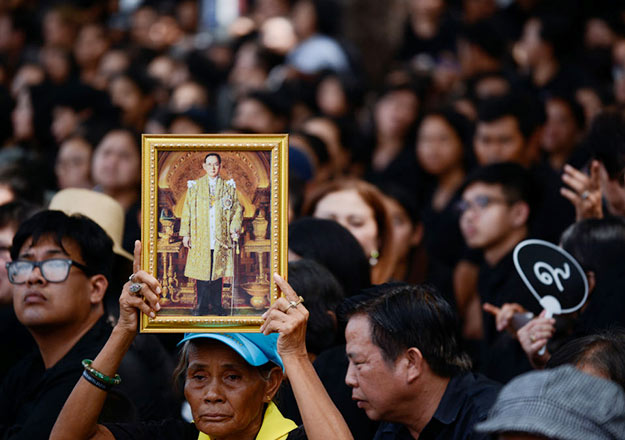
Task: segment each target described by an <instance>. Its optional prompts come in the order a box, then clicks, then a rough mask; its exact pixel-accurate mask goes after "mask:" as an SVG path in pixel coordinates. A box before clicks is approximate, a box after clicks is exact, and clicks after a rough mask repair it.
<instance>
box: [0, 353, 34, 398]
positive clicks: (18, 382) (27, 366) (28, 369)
mask: <svg viewBox="0 0 625 440" xmlns="http://www.w3.org/2000/svg"><path fill="white" fill-rule="evenodd" d="M44 372H45V370H44V367H43V362H42V360H41V355H40V354H39V351H32V352H31V353H29V354H28V355H26V356H24V357H23V358H22V359H20V361H18V362H17V363H16V364H15V365H13V366H12V367H11V368H10V369H9V371H8V372H7V374H6V376H4V378H3V379H2V386H1V388H0V393H3V394H4V393H7V392H9V390H15V389H18V388H20V387H21V386H22V385H23V384H24V383H32V381H33V379H34V378H33V375H37V376H40V375H43V373H44Z"/></svg>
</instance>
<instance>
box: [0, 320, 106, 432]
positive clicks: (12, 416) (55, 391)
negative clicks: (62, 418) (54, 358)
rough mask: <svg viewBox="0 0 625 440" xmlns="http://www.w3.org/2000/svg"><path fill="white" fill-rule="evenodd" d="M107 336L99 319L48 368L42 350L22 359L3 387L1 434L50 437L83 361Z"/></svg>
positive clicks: (93, 353)
mask: <svg viewBox="0 0 625 440" xmlns="http://www.w3.org/2000/svg"><path fill="white" fill-rule="evenodd" d="M107 338H108V332H107V324H106V323H105V322H103V321H99V322H98V323H97V324H96V325H94V326H93V328H91V330H89V331H88V332H87V333H86V334H85V335H84V336H83V337H82V338H81V339H80V341H78V343H76V345H74V347H72V349H71V350H70V351H69V352H68V353H67V354H66V355H65V356H64V357H63V358H62V359H61V360H60V361H59V362H57V363H56V364H55V365H54V366H53V367H51V368H49V369H47V370H46V369H45V367H44V364H43V359H42V358H41V355H40V354H39V351H36V352H33V353H32V354H30V355H29V356H27V357H25V358H24V359H23V360H22V361H21V362H20V363H18V364H17V365H16V366H15V368H13V369H12V370H11V371H10V372H9V374H8V375H7V377H6V379H5V380H4V382H3V383H2V387H1V388H0V436H1V437H2V438H3V439H29V440H33V439H47V438H48V437H49V436H50V431H51V430H52V426H54V422H55V421H56V417H57V416H58V414H59V412H60V411H61V408H62V407H63V404H65V400H67V397H68V396H69V394H70V393H71V391H72V389H73V388H74V385H76V382H77V381H78V378H79V377H80V375H81V374H82V371H83V367H82V365H81V361H82V360H83V359H85V358H87V359H94V358H95V356H96V355H97V354H98V352H99V351H100V349H101V348H102V345H103V343H104V341H106V339H107Z"/></svg>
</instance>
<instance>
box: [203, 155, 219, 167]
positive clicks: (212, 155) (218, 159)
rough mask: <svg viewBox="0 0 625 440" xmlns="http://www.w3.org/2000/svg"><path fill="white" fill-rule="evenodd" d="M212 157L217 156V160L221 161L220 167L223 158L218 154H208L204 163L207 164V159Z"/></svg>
mask: <svg viewBox="0 0 625 440" xmlns="http://www.w3.org/2000/svg"><path fill="white" fill-rule="evenodd" d="M211 156H215V157H216V158H217V160H218V161H219V165H221V156H220V155H219V154H217V153H208V154H207V155H206V156H204V160H203V161H202V163H206V159H208V158H209V157H211Z"/></svg>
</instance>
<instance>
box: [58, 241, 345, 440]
mask: <svg viewBox="0 0 625 440" xmlns="http://www.w3.org/2000/svg"><path fill="white" fill-rule="evenodd" d="M140 256H141V244H140V242H138V241H137V242H136V244H135V251H134V274H133V275H132V276H131V281H129V282H128V283H126V284H125V285H124V288H123V290H122V294H121V297H120V317H119V321H118V323H117V325H116V326H115V328H114V329H113V332H112V333H111V336H110V338H109V339H108V341H107V343H106V344H105V346H104V347H103V348H102V350H101V351H100V353H99V354H98V356H97V357H96V358H95V359H94V360H93V362H90V361H88V360H87V361H85V362H83V364H84V365H85V371H84V373H83V376H82V377H81V378H80V379H79V381H78V383H77V384H76V387H75V388H74V390H73V391H72V394H71V395H70V396H69V398H68V399H67V402H66V403H65V406H64V407H63V410H62V411H61V413H60V414H59V417H58V419H57V421H56V424H55V425H54V429H53V430H52V434H51V436H50V438H51V439H53V440H58V439H67V438H72V439H78V440H80V439H117V440H119V439H131V438H132V439H144V438H145V439H148V438H149V439H154V438H160V439H172V440H173V439H185V440H186V439H189V440H191V439H193V440H195V439H198V440H205V439H209V440H210V439H213V440H217V439H219V440H227V439H237V440H248V439H249V440H253V439H257V440H283V439H290V440H293V439H302V438H304V439H305V438H308V439H310V440H315V439H328V438H332V439H352V435H351V433H350V432H349V429H348V428H347V425H346V424H345V421H344V420H343V418H342V416H341V414H340V413H339V411H338V410H337V409H336V407H335V406H334V404H333V403H332V401H331V399H330V398H329V396H328V394H327V393H326V391H325V389H324V388H323V385H322V384H321V381H320V380H319V378H318V376H317V374H316V373H315V371H314V368H313V366H312V364H311V363H310V361H309V359H308V355H307V352H306V346H305V337H306V321H307V319H308V311H307V310H306V308H305V307H304V306H303V305H302V301H303V300H302V298H300V297H298V295H297V294H296V293H295V292H294V291H293V289H292V288H291V286H290V285H289V284H288V283H287V282H286V281H285V280H284V279H283V278H282V277H280V276H279V275H277V274H276V275H274V279H275V281H276V283H277V284H278V286H279V287H280V289H281V290H282V292H283V294H284V296H283V297H282V298H279V299H278V300H277V301H276V302H275V303H274V304H273V305H272V306H271V308H270V309H269V310H268V311H267V312H266V313H265V314H264V315H263V317H264V318H265V322H264V324H263V325H262V327H261V331H262V333H263V334H264V336H263V335H260V334H247V335H246V334H237V333H233V334H209V333H195V334H187V335H185V337H184V338H183V341H181V342H183V343H184V344H185V345H184V347H183V350H182V357H183V358H182V359H181V361H182V362H181V364H182V368H183V370H184V371H185V376H184V377H185V397H186V398H187V400H188V402H189V404H190V406H191V412H192V414H193V419H194V423H193V424H190V423H185V422H183V421H180V420H168V421H162V422H156V423H155V422H146V423H141V422H139V423H128V424H110V425H100V424H98V417H99V415H100V412H101V411H102V408H103V406H104V403H105V400H106V396H107V391H108V389H110V388H111V387H112V386H114V385H115V383H118V380H119V376H117V375H116V371H117V368H118V367H119V364H120V362H121V360H122V358H123V357H124V355H125V353H126V352H127V351H128V348H129V347H130V345H131V343H132V341H133V339H134V337H135V334H136V329H137V325H138V319H139V314H138V313H137V310H140V311H141V312H143V313H145V314H147V315H149V316H151V317H155V316H156V313H157V312H158V311H159V310H160V305H159V302H158V298H159V294H160V286H159V283H158V281H157V280H156V279H155V278H154V277H153V276H151V275H150V274H148V273H147V272H145V271H142V270H140ZM271 333H278V334H279V336H278V338H277V342H276V344H273V343H272V337H271V336H268V335H270V334H271ZM273 340H274V341H275V337H273ZM282 367H284V371H285V372H286V374H287V375H288V377H289V381H290V384H291V387H292V389H293V393H294V394H295V398H296V400H297V404H298V407H299V410H300V413H301V415H302V420H303V428H304V429H305V432H304V429H302V427H297V426H296V425H295V423H293V422H292V421H290V420H288V419H285V418H284V417H282V415H281V414H280V413H279V411H278V410H277V408H276V407H275V405H273V403H272V402H271V399H272V398H273V396H274V395H275V393H276V392H277V390H278V388H279V386H280V383H281V382H282V379H283V368H282ZM289 422H290V423H289Z"/></svg>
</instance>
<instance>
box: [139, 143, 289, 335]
mask: <svg viewBox="0 0 625 440" xmlns="http://www.w3.org/2000/svg"><path fill="white" fill-rule="evenodd" d="M213 151H215V152H219V153H226V154H230V155H232V156H234V157H237V156H242V157H247V156H246V155H249V154H250V153H249V152H263V151H264V152H269V153H266V154H268V155H269V156H270V166H269V169H268V176H267V177H268V183H269V185H268V188H270V205H269V210H270V216H269V217H270V218H269V228H268V229H269V241H270V244H271V251H270V256H269V274H268V275H269V276H268V281H269V292H268V293H269V302H270V303H271V304H273V303H274V302H275V301H276V300H277V299H278V298H279V296H280V292H279V289H278V287H277V285H276V283H275V282H274V280H273V277H272V276H271V273H275V272H277V273H278V274H280V275H281V276H283V277H284V278H285V279H286V277H287V252H288V242H287V230H288V229H287V228H288V135H286V134H263V135H237V134H216V135H213V134H211V135H150V134H144V135H142V188H141V207H142V213H141V226H142V227H141V241H142V243H143V247H142V252H141V265H142V268H143V269H144V270H145V271H146V272H148V273H150V274H152V275H153V276H155V277H156V278H158V273H157V272H158V263H157V259H158V258H159V252H158V251H159V248H158V245H159V234H160V232H159V221H161V223H160V226H161V229H162V227H163V223H162V218H159V212H158V211H159V188H160V187H159V180H160V179H161V177H162V176H161V174H160V173H161V171H162V170H161V169H159V156H165V157H169V156H168V154H170V153H168V152H176V153H177V154H187V155H191V154H192V153H204V152H213ZM232 160H236V159H232ZM161 162H162V160H161ZM163 172H164V171H163ZM161 255H162V253H161ZM258 267H259V268H260V269H259V270H261V272H262V265H261V263H260V262H259V263H258ZM233 279H234V276H233ZM159 281H163V280H161V279H159ZM233 284H234V281H233ZM239 290H240V289H239ZM170 294H171V293H170ZM162 295H163V297H162V298H161V303H162V304H164V303H167V301H169V300H168V298H167V297H166V293H165V291H163V293H162ZM231 295H232V299H231V301H232V302H234V287H232V293H231ZM162 311H163V310H161V312H162ZM161 312H159V313H158V314H157V316H156V318H154V319H152V318H150V317H149V316H147V315H145V314H143V313H142V314H141V317H140V331H141V332H143V333H181V332H258V331H259V328H260V326H261V325H262V322H263V320H262V318H261V316H260V314H259V315H258V316H217V315H206V316H187V315H165V313H161Z"/></svg>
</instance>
